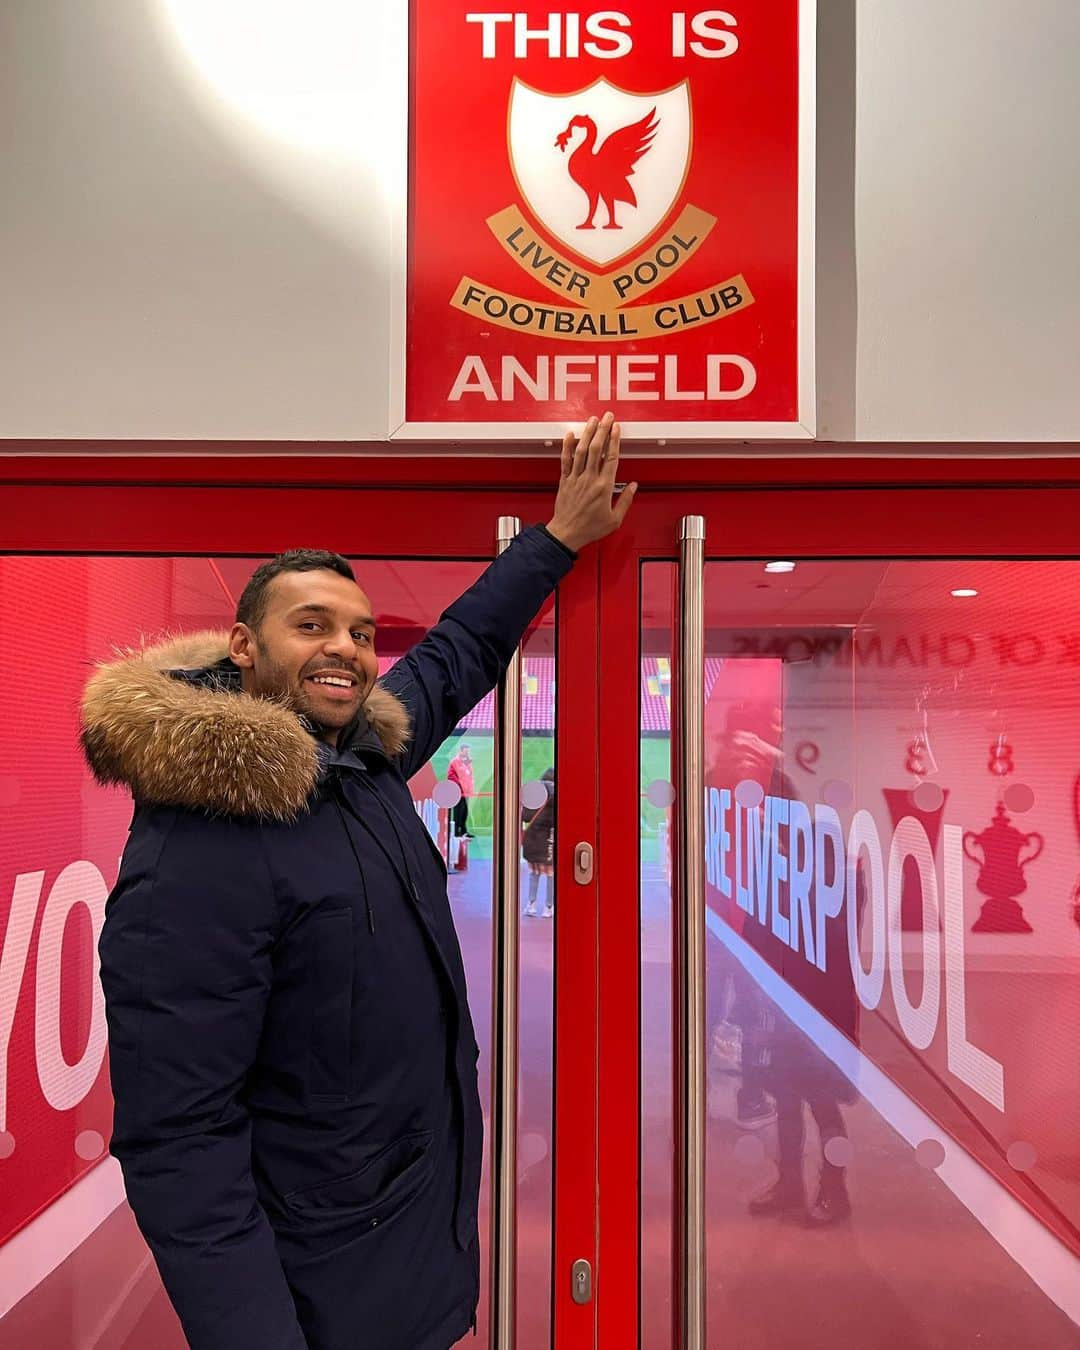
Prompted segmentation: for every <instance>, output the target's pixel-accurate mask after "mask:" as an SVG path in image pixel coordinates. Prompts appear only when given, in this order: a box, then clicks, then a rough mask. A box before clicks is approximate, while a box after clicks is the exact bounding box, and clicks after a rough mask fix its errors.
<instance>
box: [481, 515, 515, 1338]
mask: <svg viewBox="0 0 1080 1350" xmlns="http://www.w3.org/2000/svg"><path fill="white" fill-rule="evenodd" d="M520 531H521V521H520V520H518V518H517V517H516V516H500V517H499V525H498V552H499V553H502V552H504V550H506V549H508V548H509V547H510V545H511V543H512V542H513V540H514V538H515V537H516V536H517V535H518V534H519V533H520ZM496 700H497V702H496V707H497V716H496V761H495V794H496V795H495V853H494V863H495V877H494V883H495V896H494V899H495V904H494V912H493V914H492V919H493V922H494V932H493V934H492V939H493V940H492V972H491V974H492V981H491V1250H490V1272H491V1280H490V1284H491V1330H490V1338H489V1345H490V1347H491V1350H513V1345H514V1329H515V1322H516V1320H517V1316H516V1313H517V1285H516V1273H517V1115H518V1111H517V1105H518V1101H517V1084H518V913H519V908H518V906H519V895H518V893H519V890H520V875H521V873H520V868H519V866H518V854H519V850H520V848H521V827H520V825H519V823H518V822H519V821H520V820H521V652H520V649H519V650H518V651H516V652H515V653H514V656H513V658H512V659H511V661H510V664H509V666H508V667H507V669H506V674H505V675H504V676H503V678H502V680H501V681H500V682H499V686H498V691H497V695H496Z"/></svg>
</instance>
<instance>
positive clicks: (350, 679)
mask: <svg viewBox="0 0 1080 1350" xmlns="http://www.w3.org/2000/svg"><path fill="white" fill-rule="evenodd" d="M304 683H305V684H307V685H310V686H311V688H313V689H315V690H317V691H318V692H319V694H321V695H322V696H323V697H324V698H329V699H332V700H333V701H334V702H335V703H348V702H349V701H351V700H353V699H355V698H357V697H358V696H359V694H360V681H359V680H358V679H357V678H356V676H355V675H353V674H352V673H351V672H350V671H347V670H319V671H316V672H315V674H314V675H305V676H304Z"/></svg>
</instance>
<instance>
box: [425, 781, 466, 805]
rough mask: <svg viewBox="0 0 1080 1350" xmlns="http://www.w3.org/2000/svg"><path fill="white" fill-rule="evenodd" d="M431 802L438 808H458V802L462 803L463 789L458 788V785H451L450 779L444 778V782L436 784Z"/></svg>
mask: <svg viewBox="0 0 1080 1350" xmlns="http://www.w3.org/2000/svg"><path fill="white" fill-rule="evenodd" d="M431 800H432V801H433V802H434V803H435V805H436V806H445V807H451V806H457V804H458V802H459V801H461V788H459V787H458V785H457V783H451V782H450V780H449V779H448V778H444V779H443V780H442V782H440V783H436V784H435V788H434V790H433V791H432V794H431Z"/></svg>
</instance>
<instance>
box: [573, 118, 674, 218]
mask: <svg viewBox="0 0 1080 1350" xmlns="http://www.w3.org/2000/svg"><path fill="white" fill-rule="evenodd" d="M659 126H660V119H659V118H658V117H657V115H656V108H655V107H653V108H650V110H649V111H648V112H647V113H646V114H645V116H644V117H643V118H641V120H640V121H638V122H631V123H630V124H629V125H628V126H625V127H620V128H619V129H618V131H613V132H612V133H611V134H610V135H609V136H608V137H607V138H606V139H605V141H604V143H603V144H602V145H601V146H599V147H597V144H596V137H597V130H596V123H595V122H594V121H593V119H592V118H591V117H583V116H580V115H579V116H576V117H572V118H571V119H570V121H569V123H568V124H567V127H566V129H565V131H560V132H559V134H558V136H556V138H555V144H556V145H557V146H558V148H559V149H560V150H561V151H562V152H563V154H565V153H566V148H567V146H568V145H569V144H570V139H571V137H572V136H573V134H574V132H575V131H579V130H580V131H584V133H585V136H584V138H583V139H582V140H581V141H580V142H579V143H578V145H577V146H576V148H575V149H574V151H573V153H572V154H571V156H570V159H569V161H568V162H567V165H566V168H567V172H568V173H569V174H570V177H571V178H572V179H573V180H574V182H575V183H577V185H578V187H580V188H581V190H582V192H584V193H585V195H586V197H587V198H588V212H587V214H586V216H585V219H584V220H583V221H582V222H581V224H580V225H578V226H577V228H578V229H579V230H595V229H596V224H595V219H596V212H597V210H598V208H599V205H600V203H601V202H603V203H604V206H605V208H606V209H607V217H608V219H607V224H606V225H604V226H603V228H604V229H605V230H621V229H622V226H621V225H620V224H619V223H618V222H617V221H616V219H615V206H616V203H618V202H625V203H626V204H627V205H628V206H637V204H638V203H637V197H636V196H635V195H634V189H633V188H632V187H631V185H630V179H631V177H632V176H633V172H634V165H635V164H636V163H637V162H638V160H639V159H641V157H642V155H645V154H647V153H648V151H649V147H650V146H651V145H652V142H653V137H654V136H655V135H656V132H657V128H658V127H659Z"/></svg>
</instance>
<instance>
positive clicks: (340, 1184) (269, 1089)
mask: <svg viewBox="0 0 1080 1350" xmlns="http://www.w3.org/2000/svg"><path fill="white" fill-rule="evenodd" d="M572 561H573V555H572V554H571V553H570V552H569V550H568V549H566V548H565V547H564V546H563V545H562V544H561V543H560V542H559V541H557V540H556V539H554V537H553V536H551V535H550V534H548V533H547V532H546V531H545V530H543V529H542V528H539V527H534V528H530V529H527V530H525V531H524V532H523V534H522V535H521V536H520V537H519V538H518V539H517V540H516V541H515V542H514V543H513V545H512V546H511V547H510V548H509V549H507V550H506V552H505V553H504V554H502V555H501V556H500V557H499V558H498V559H497V560H496V561H495V562H493V563H492V564H491V565H490V566H489V567H488V568H487V570H486V571H485V572H484V573H483V575H482V576H481V577H480V579H479V580H478V581H477V582H476V584H475V585H473V586H472V587H471V588H470V589H469V590H468V591H467V592H466V593H465V594H464V595H463V596H462V597H461V598H460V599H459V600H458V601H457V602H456V603H455V604H453V605H452V606H451V607H450V608H449V609H448V610H447V611H446V612H445V614H443V616H442V617H441V619H440V621H439V623H438V624H437V626H436V627H435V628H433V629H432V630H431V631H430V632H429V633H428V634H427V635H426V636H425V637H424V638H423V639H422V640H421V641H420V642H419V643H418V644H417V645H416V646H415V647H414V648H412V650H411V651H409V652H408V653H407V654H406V655H405V656H404V657H403V658H402V659H401V660H400V661H398V662H397V663H396V664H395V665H394V666H393V667H392V668H391V669H390V671H389V672H388V673H387V674H386V675H385V676H384V677H383V679H382V680H381V681H380V687H379V688H378V689H377V691H376V693H375V694H373V695H372V697H371V698H369V700H368V702H367V704H366V709H367V711H366V715H365V716H364V717H362V718H360V719H358V720H357V722H356V723H355V724H354V725H353V726H352V727H351V728H349V729H347V730H346V732H343V733H342V734H341V736H340V737H339V741H338V747H337V748H336V749H334V748H332V747H329V746H327V745H325V744H324V743H322V742H318V741H316V739H315V737H314V735H313V734H312V732H313V729H312V728H310V727H308V726H305V725H304V723H303V721H302V719H300V718H298V717H297V716H296V715H295V714H294V713H291V712H289V711H288V710H287V709H285V708H282V707H280V706H278V705H274V704H271V703H267V702H266V701H263V700H258V699H255V698H252V697H251V696H249V695H247V694H245V693H243V692H242V691H241V690H240V685H239V672H238V671H236V669H235V667H233V666H232V665H231V663H230V662H229V661H228V658H227V656H226V655H225V652H226V650H227V648H226V637H225V635H224V634H201V635H197V636H196V637H195V638H192V639H186V640H182V641H180V642H175V641H174V642H170V643H167V644H164V645H162V646H158V647H155V648H148V649H146V650H144V651H142V652H139V653H137V654H135V655H133V656H129V657H128V658H127V659H126V660H124V661H121V662H117V663H113V664H111V665H109V666H105V667H102V668H101V669H100V670H99V671H98V672H97V674H96V675H95V676H94V679H93V680H92V681H91V683H90V685H89V686H88V689H87V694H86V698H85V700H84V713H83V717H84V729H83V742H84V746H85V749H86V752H87V756H88V758H89V760H90V762H91V765H92V767H93V768H94V771H95V773H96V774H97V775H98V777H99V778H101V779H102V780H103V781H113V782H115V781H123V782H126V783H128V784H129V785H130V787H131V789H132V792H133V795H134V797H135V802H136V809H135V814H134V819H133V821H132V825H131V833H130V837H129V840H128V844H127V847H126V848H125V850H124V856H123V861H122V865H121V869H120V874H119V879H118V881H117V883H116V886H115V888H114V889H113V891H112V894H111V895H110V897H109V900H108V904H107V907H106V917H105V924H104V929H103V932H102V935H101V940H100V944H99V952H100V958H101V979H102V984H103V987H104V991H105V998H106V1008H107V1015H108V1027H109V1048H110V1068H111V1077H112V1088H113V1095H114V1097H115V1102H116V1107H115V1122H114V1133H113V1138H112V1152H113V1153H114V1154H115V1156H116V1157H117V1158H118V1159H119V1160H120V1163H121V1166H122V1169H123V1173H124V1180H125V1183H126V1187H127V1195H128V1199H129V1201H130V1204H131V1207H132V1209H133V1211H134V1213H135V1216H136V1219H137V1221H138V1224H139V1226H140V1228H141V1230H142V1232H143V1234H144V1235H145V1237H146V1240H147V1242H148V1243H149V1245H150V1247H151V1249H152V1250H153V1253H154V1256H155V1258H156V1260H157V1264H158V1267H159V1269H160V1272H161V1275H162V1279H163V1281H164V1284H165V1286H166V1289H167V1291H168V1293H169V1296H170V1298H171V1300H172V1302H173V1305H174V1307H175V1308H176V1310H177V1313H178V1314H179V1316H180V1319H181V1322H182V1324H183V1327H184V1330H185V1333H186V1335H187V1338H188V1341H189V1343H190V1345H191V1348H192V1350H225V1348H226V1347H228V1350H447V1347H448V1346H450V1345H451V1344H452V1343H453V1342H454V1341H455V1340H456V1339H457V1338H458V1337H460V1336H461V1335H463V1334H464V1333H465V1332H466V1331H467V1330H468V1329H469V1327H470V1325H471V1324H472V1323H473V1320H474V1316H475V1310H476V1304H477V1298H478V1290H479V1243H478V1237H477V1199H478V1191H479V1182H480V1166H481V1152H482V1128H483V1127H482V1120H481V1114H480V1103H479V1097H478V1092H477V1076H476V1063H477V1056H478V1050H477V1044H476V1038H475V1035H474V1032H473V1024H472V1020H471V1018H470V1015H469V1008H468V1002H467V998H466V988H465V975H464V970H463V966H462V960H461V953H460V949H459V945H458V941H457V936H456V934H455V931H454V925H453V920H452V917H451V912H450V908H449V904H448V901H447V894H446V873H445V868H444V866H443V863H442V859H441V857H440V856H439V853H438V851H437V849H436V848H435V846H434V845H433V843H432V841H431V838H430V836H429V835H428V833H427V830H426V829H425V827H424V825H423V824H422V822H421V821H420V819H419V818H418V816H417V814H416V812H415V809H414V807H413V804H412V801H411V798H410V794H409V789H408V786H407V779H408V778H409V777H410V776H411V775H412V774H413V773H414V772H416V770H417V769H418V768H419V767H420V766H421V765H422V764H423V763H425V762H426V761H427V760H428V759H429V758H430V757H431V755H432V754H433V753H434V752H435V750H436V749H437V748H438V747H439V745H440V743H441V742H442V741H443V740H445V739H446V738H447V736H448V735H450V733H451V732H452V730H453V728H454V727H455V725H456V724H457V723H458V722H459V721H460V720H461V718H462V717H463V715H464V714H465V713H466V712H467V711H468V710H469V709H470V708H471V707H472V706H473V705H474V704H476V703H477V702H478V701H479V700H480V699H481V698H482V697H483V696H484V695H485V694H486V693H487V692H488V691H489V690H490V689H491V688H492V687H493V686H494V685H495V683H496V682H497V680H498V679H499V677H500V675H501V674H502V672H503V671H504V670H505V668H506V665H507V663H508V662H509V660H510V658H511V656H512V655H513V652H514V649H515V648H516V646H517V644H518V642H519V641H520V639H521V637H522V635H523V633H524V631H525V629H526V627H527V625H528V623H529V621H530V620H531V619H532V618H533V616H534V615H535V613H536V612H537V610H538V609H539V607H540V606H541V604H542V603H543V601H544V600H545V598H546V597H547V596H548V594H549V593H550V592H551V590H552V588H553V587H554V586H555V585H556V584H557V582H558V581H559V580H560V578H561V577H562V576H563V575H564V574H565V573H566V572H567V571H568V570H569V568H570V566H571V564H572Z"/></svg>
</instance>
